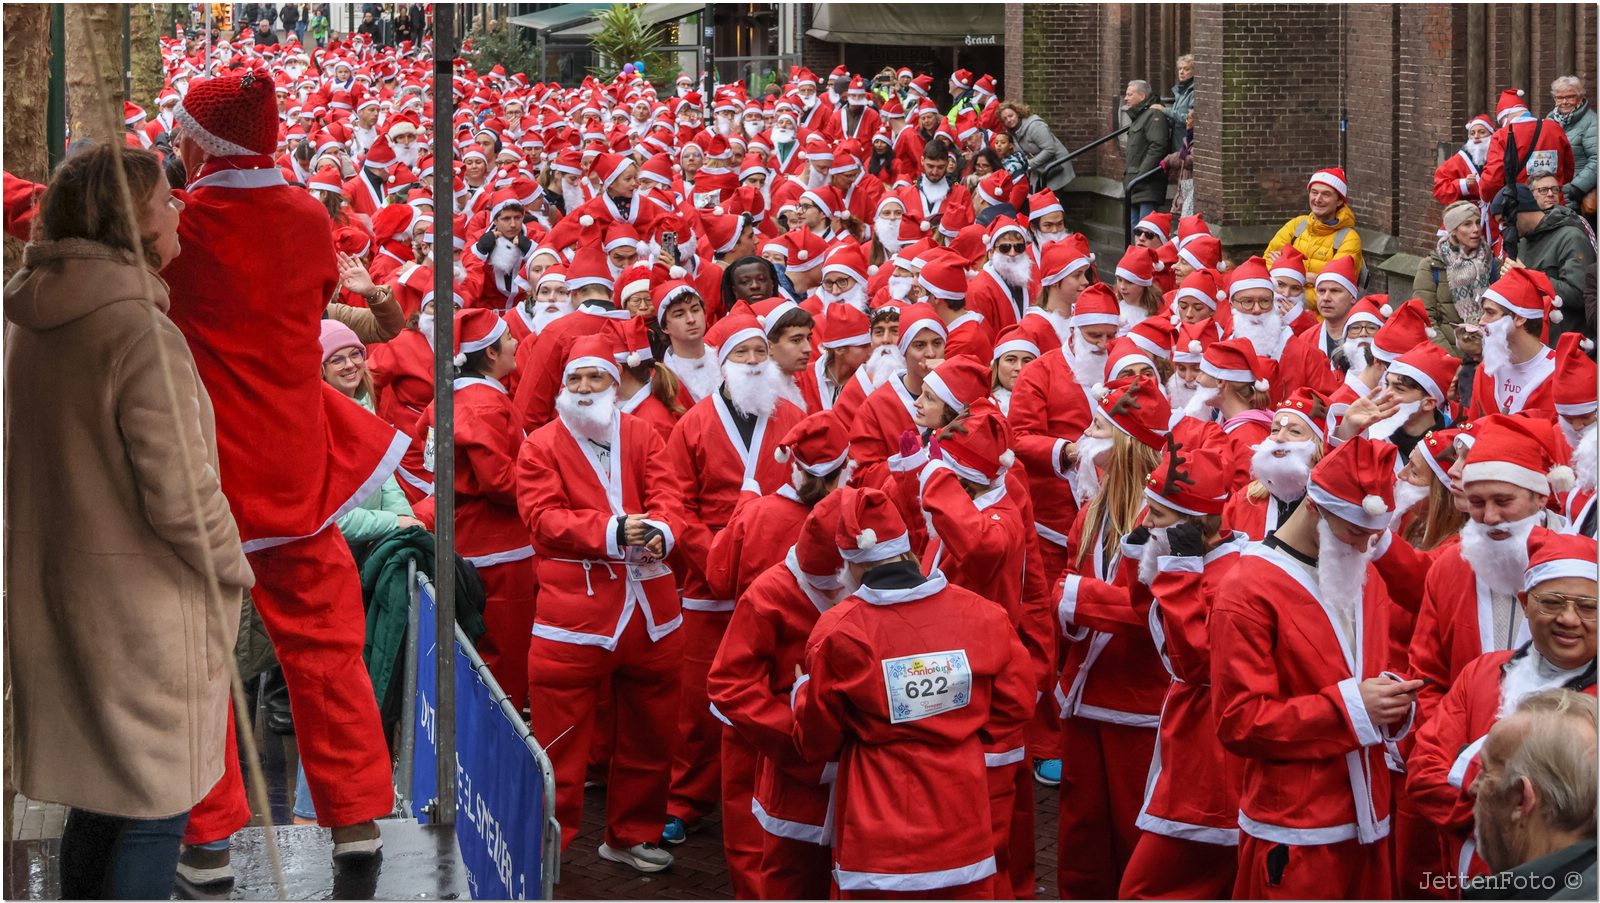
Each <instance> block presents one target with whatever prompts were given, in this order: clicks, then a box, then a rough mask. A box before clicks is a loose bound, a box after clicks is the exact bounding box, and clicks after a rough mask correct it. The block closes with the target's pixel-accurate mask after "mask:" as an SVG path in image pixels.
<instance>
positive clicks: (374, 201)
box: [342, 168, 383, 217]
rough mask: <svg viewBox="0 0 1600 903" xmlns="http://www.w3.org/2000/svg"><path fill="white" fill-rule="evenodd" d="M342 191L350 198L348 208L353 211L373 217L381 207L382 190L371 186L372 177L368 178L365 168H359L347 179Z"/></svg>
mask: <svg viewBox="0 0 1600 903" xmlns="http://www.w3.org/2000/svg"><path fill="white" fill-rule="evenodd" d="M342 191H343V194H344V196H345V197H347V198H349V199H350V205H349V209H350V210H351V211H353V212H355V213H359V214H361V215H362V216H366V217H373V216H377V215H378V211H379V210H382V209H383V190H382V189H381V188H375V187H373V184H372V179H370V178H368V176H367V170H366V169H365V168H363V169H361V170H359V171H358V172H357V173H356V174H355V177H354V178H351V179H348V180H347V181H346V182H345V183H344V186H343V188H342Z"/></svg>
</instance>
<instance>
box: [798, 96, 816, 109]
mask: <svg viewBox="0 0 1600 903" xmlns="http://www.w3.org/2000/svg"><path fill="white" fill-rule="evenodd" d="M800 105H801V106H803V107H805V108H806V109H808V110H809V109H811V108H812V107H814V106H816V105H817V95H815V94H802V95H800Z"/></svg>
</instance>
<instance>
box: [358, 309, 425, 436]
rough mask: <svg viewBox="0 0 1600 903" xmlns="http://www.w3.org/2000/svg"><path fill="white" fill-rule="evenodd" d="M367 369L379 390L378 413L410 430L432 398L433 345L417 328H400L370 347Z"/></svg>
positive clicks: (399, 427) (395, 424)
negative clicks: (391, 336)
mask: <svg viewBox="0 0 1600 903" xmlns="http://www.w3.org/2000/svg"><path fill="white" fill-rule="evenodd" d="M367 370H368V372H370V373H371V374H372V384H373V386H374V387H376V388H377V390H378V416H379V417H382V418H383V419H384V420H387V421H389V422H390V423H392V424H394V426H395V428H396V429H400V430H406V431H409V430H410V429H411V427H412V425H413V424H415V423H416V422H417V418H418V417H419V416H421V415H422V412H423V410H424V409H426V408H427V407H428V405H429V404H430V403H431V402H432V401H433V346H432V345H430V344H428V338H427V336H424V335H423V334H422V333H421V332H419V331H417V330H416V329H410V328H407V329H402V330H400V334H399V335H397V336H395V337H394V338H392V339H390V340H389V341H387V342H381V343H378V344H374V345H372V346H370V347H369V350H368V359H367Z"/></svg>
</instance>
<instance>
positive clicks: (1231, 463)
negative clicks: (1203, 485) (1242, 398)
mask: <svg viewBox="0 0 1600 903" xmlns="http://www.w3.org/2000/svg"><path fill="white" fill-rule="evenodd" d="M1271 431H1272V412H1271V411H1263V410H1256V409H1252V410H1249V411H1245V412H1243V413H1241V414H1236V415H1234V416H1233V417H1230V418H1228V419H1227V420H1226V421H1224V422H1223V424H1222V434H1223V437H1224V439H1223V441H1224V442H1225V443H1226V445H1225V446H1224V449H1225V451H1224V457H1223V461H1224V463H1225V465H1226V466H1227V468H1228V471H1229V473H1230V474H1231V475H1232V476H1231V477H1230V478H1229V483H1228V488H1229V489H1231V490H1232V491H1234V492H1238V491H1239V490H1241V489H1243V488H1244V487H1245V486H1248V485H1249V484H1250V480H1251V476H1250V461H1251V458H1252V457H1253V456H1254V455H1255V448H1256V446H1257V445H1259V444H1260V443H1261V440H1263V439H1265V438H1267V434H1268V433H1270V432H1271Z"/></svg>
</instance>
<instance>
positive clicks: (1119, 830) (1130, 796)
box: [1056, 718, 1156, 900]
mask: <svg viewBox="0 0 1600 903" xmlns="http://www.w3.org/2000/svg"><path fill="white" fill-rule="evenodd" d="M1155 746H1156V731H1155V729H1154V728H1149V727H1129V726H1127V725H1122V724H1111V723H1110V722H1105V721H1091V720H1090V719H1088V718H1063V719H1061V825H1060V833H1059V843H1058V844H1057V846H1056V850H1057V853H1056V856H1057V862H1056V880H1057V882H1058V883H1057V886H1058V887H1059V888H1060V889H1061V899H1063V900H1106V899H1111V898H1113V897H1115V896H1116V895H1117V886H1118V885H1119V884H1121V883H1122V870H1123V869H1124V868H1126V867H1127V865H1128V860H1129V859H1130V858H1131V857H1132V856H1133V848H1134V845H1135V844H1137V843H1138V841H1139V834H1140V833H1141V832H1140V831H1139V829H1138V828H1137V827H1135V826H1134V821H1135V820H1136V819H1137V818H1138V817H1139V807H1141V806H1143V805H1144V785H1145V779H1146V778H1147V777H1148V776H1149V773H1150V757H1151V756H1152V755H1154V754H1155Z"/></svg>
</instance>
